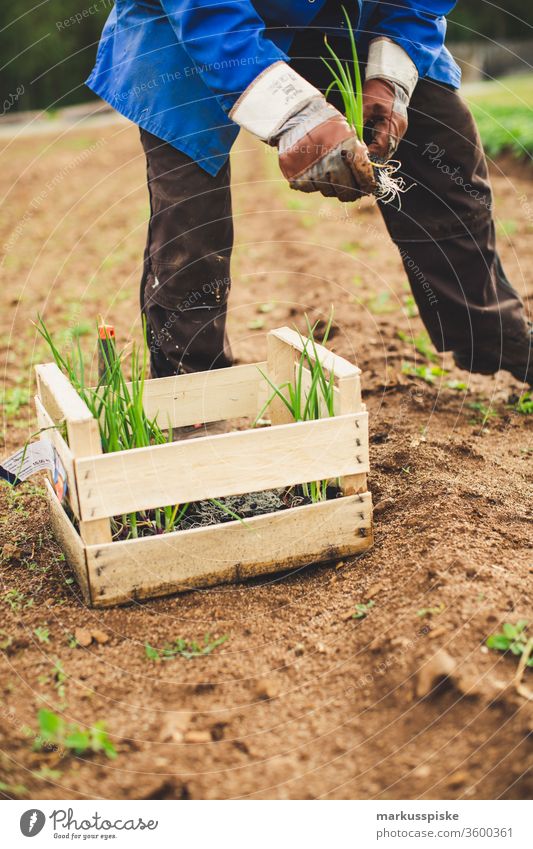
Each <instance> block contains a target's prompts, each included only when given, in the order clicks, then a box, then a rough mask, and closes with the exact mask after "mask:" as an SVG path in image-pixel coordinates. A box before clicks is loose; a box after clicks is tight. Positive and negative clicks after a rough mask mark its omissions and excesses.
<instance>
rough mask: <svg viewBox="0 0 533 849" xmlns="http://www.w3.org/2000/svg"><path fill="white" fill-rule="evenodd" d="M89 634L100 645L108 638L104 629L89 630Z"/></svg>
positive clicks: (107, 640) (106, 641)
mask: <svg viewBox="0 0 533 849" xmlns="http://www.w3.org/2000/svg"><path fill="white" fill-rule="evenodd" d="M91 634H92V637H93V640H96V642H97V643H98V644H99V645H101V646H103V645H105V644H106V643H108V642H109V640H110V637H109V634H106V632H105V631H100V630H98V629H97V630H96V631H91Z"/></svg>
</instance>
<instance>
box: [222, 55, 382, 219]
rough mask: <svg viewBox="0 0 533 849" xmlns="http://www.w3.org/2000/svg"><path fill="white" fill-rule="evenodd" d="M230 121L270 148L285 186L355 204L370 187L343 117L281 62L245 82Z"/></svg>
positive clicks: (359, 146)
mask: <svg viewBox="0 0 533 849" xmlns="http://www.w3.org/2000/svg"><path fill="white" fill-rule="evenodd" d="M230 118H232V119H233V121H235V122H236V123H237V124H239V125H240V126H241V127H245V128H246V129H247V130H249V131H250V132H252V133H253V134H254V135H256V136H258V138H260V139H262V140H263V141H266V142H267V143H268V144H271V145H276V146H277V148H278V152H279V163H280V168H281V171H282V173H283V175H284V176H285V177H286V178H287V180H288V181H289V184H290V186H291V188H293V189H298V190H299V191H303V192H321V193H322V194H323V195H325V196H326V197H332V196H336V197H338V198H339V200H341V201H344V202H346V201H353V200H357V199H358V198H360V197H361V196H362V195H364V194H371V193H372V192H373V190H374V188H375V180H374V175H373V169H372V163H371V162H370V159H369V156H368V150H367V148H366V145H365V144H363V142H361V141H359V140H358V139H357V137H356V135H355V133H354V131H353V130H352V128H351V127H350V126H349V124H348V122H347V121H346V119H345V118H344V117H343V116H342V115H341V113H340V112H338V111H337V109H335V108H334V107H333V106H330V105H329V104H328V103H326V100H325V98H324V96H323V95H322V94H321V93H320V92H319V91H318V89H316V88H314V86H312V85H311V84H310V83H308V82H307V80H305V79H304V78H303V77H301V76H300V75H299V74H297V73H296V71H294V70H293V69H292V68H291V67H290V66H289V65H287V64H286V63H285V62H276V63H275V64H274V65H271V66H270V68H267V70H266V71H264V72H263V73H262V74H260V75H259V77H258V78H257V79H256V80H254V81H253V83H251V84H250V85H249V86H248V88H247V89H246V90H245V91H244V93H243V94H242V95H241V97H240V98H239V100H238V101H237V103H236V104H235V106H234V107H233V109H232V110H231V112H230Z"/></svg>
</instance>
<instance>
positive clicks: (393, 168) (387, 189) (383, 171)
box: [372, 159, 416, 209]
mask: <svg viewBox="0 0 533 849" xmlns="http://www.w3.org/2000/svg"><path fill="white" fill-rule="evenodd" d="M372 164H373V166H374V176H375V178H376V189H375V191H374V195H375V197H377V199H378V200H380V201H381V203H392V202H393V201H394V200H396V199H397V200H398V209H401V208H402V198H401V195H403V194H405V192H408V191H409V189H412V188H413V186H415V185H416V183H411V185H410V186H407V185H406V184H405V180H404V178H403V177H395V176H394V174H396V172H397V171H399V169H400V168H401V166H402V163H401V162H398V160H397V159H389V161H388V162H385V163H378V162H373V163H372Z"/></svg>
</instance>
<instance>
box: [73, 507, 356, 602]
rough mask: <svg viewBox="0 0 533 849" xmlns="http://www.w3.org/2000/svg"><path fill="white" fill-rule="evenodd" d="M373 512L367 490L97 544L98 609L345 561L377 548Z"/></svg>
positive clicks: (92, 557)
mask: <svg viewBox="0 0 533 849" xmlns="http://www.w3.org/2000/svg"><path fill="white" fill-rule="evenodd" d="M371 513H372V504H371V497H370V494H369V493H365V494H363V495H358V496H351V497H349V498H339V499H336V500H334V501H327V502H324V503H321V504H313V505H309V506H304V507H296V508H293V509H292V510H285V511H282V512H279V513H271V514H268V515H265V516H256V517H255V518H253V519H251V520H248V521H246V522H245V523H241V522H230V523H227V524H222V525H216V526H213V527H209V528H197V529H194V530H190V531H181V532H175V533H172V534H168V535H162V536H158V537H148V538H145V539H140V540H131V541H126V542H119V543H112V544H109V545H104V546H91V547H89V548H88V549H87V556H88V567H89V575H90V581H91V587H92V593H93V600H94V604H95V605H96V606H108V605H112V604H121V603H122V604H123V603H128V602H130V601H133V600H135V599H141V598H150V597H153V596H161V595H168V594H170V593H175V592H181V591H184V590H188V589H193V588H195V587H208V586H213V585H215V584H220V583H227V582H233V581H237V580H241V579H244V578H249V577H253V576H255V575H261V574H268V573H272V572H279V571H283V570H287V569H292V568H297V567H300V566H303V565H305V564H308V563H314V562H319V561H327V560H332V559H335V558H338V557H346V556H348V555H350V554H355V553H357V552H359V551H363V550H364V549H366V548H368V547H370V545H371V544H372V515H371ZM363 530H364V533H365V534H366V535H365V536H362V535H361V533H360V532H361V531H363Z"/></svg>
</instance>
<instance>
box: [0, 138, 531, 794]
mask: <svg viewBox="0 0 533 849" xmlns="http://www.w3.org/2000/svg"><path fill="white" fill-rule="evenodd" d="M2 145H3V152H2V154H0V157H1V159H0V161H1V166H2V167H1V168H0V192H1V196H2V197H3V198H4V202H3V204H2V207H1V209H0V247H2V246H3V247H2V267H1V273H2V278H3V279H2V286H1V288H0V303H1V309H0V321H1V327H2V336H1V341H0V344H1V356H2V363H3V364H4V365H5V369H3V388H4V390H5V392H6V394H5V398H4V400H5V402H6V403H5V405H4V408H3V409H4V419H3V431H2V445H1V452H2V454H6V453H8V452H9V451H11V450H14V449H15V448H17V447H19V446H20V445H21V444H23V442H24V440H25V439H27V438H28V436H29V435H30V434H31V433H32V432H34V430H35V427H36V425H35V420H34V416H33V410H32V406H31V400H30V399H31V397H32V392H33V378H32V363H35V362H38V361H41V360H43V359H46V358H47V357H46V354H45V351H44V349H43V346H42V344H41V342H40V341H39V339H38V337H37V335H36V333H35V331H34V329H33V327H32V325H31V321H32V320H33V319H34V318H35V316H36V314H37V312H40V313H42V314H43V315H44V317H45V319H46V320H47V322H48V323H49V324H50V326H51V327H52V329H53V330H54V331H55V332H56V333H58V334H60V335H61V334H63V337H62V338H63V344H64V345H65V347H66V346H68V345H69V344H71V341H72V334H73V332H75V328H76V327H78V328H79V329H80V330H81V332H82V333H84V334H85V335H84V336H83V337H82V339H81V342H82V344H84V345H90V344H92V343H91V336H90V334H92V331H93V325H94V322H95V320H96V317H97V315H98V314H99V313H102V314H103V315H104V316H105V318H106V319H107V320H108V321H110V322H112V323H113V324H115V325H116V326H117V330H118V335H119V341H121V342H125V341H126V340H127V339H129V338H130V337H131V336H132V335H135V336H136V337H137V338H139V333H140V328H139V315H138V296H137V286H138V280H139V277H140V264H141V257H142V250H143V244H144V235H145V228H146V218H147V213H148V201H147V196H146V190H145V186H144V162H143V159H142V155H141V149H140V145H139V143H138V139H137V133H136V130H135V128H132V127H131V126H129V125H125V124H124V123H122V122H120V123H117V124H114V125H111V126H108V127H98V128H97V129H90V130H87V129H83V128H81V129H80V130H77V131H69V132H66V131H64V132H59V133H58V134H57V135H54V134H53V133H51V134H50V135H47V136H38V137H35V136H34V137H28V138H24V137H21V138H20V139H18V140H7V139H2ZM233 173H234V185H235V189H234V206H235V220H236V228H237V233H236V250H235V256H234V265H233V294H232V300H231V311H230V318H229V323H230V332H231V337H232V341H233V346H234V350H235V354H236V356H237V358H238V361H239V362H246V361H251V360H254V359H257V358H259V357H262V356H264V354H265V332H266V330H267V329H268V328H270V327H275V326H279V325H282V324H292V323H294V322H300V326H302V322H301V319H302V315H303V312H304V311H307V312H308V313H309V314H310V315H311V316H312V317H313V318H317V317H323V318H324V317H326V316H327V313H328V310H329V307H330V304H332V303H333V304H334V306H335V315H336V318H335V333H334V336H333V339H332V347H334V349H335V350H336V351H337V352H338V353H340V354H342V355H344V356H346V357H348V358H349V359H351V360H353V361H355V362H357V364H358V365H359V366H360V367H361V368H362V370H363V381H364V383H363V385H364V400H365V402H366V404H367V406H368V409H369V412H370V429H371V469H372V472H371V475H370V488H371V490H372V493H373V498H374V503H375V504H376V513H375V523H376V528H375V530H376V543H375V547H374V548H373V550H372V551H370V552H369V553H367V554H365V556H363V557H360V558H358V559H353V560H347V561H345V562H342V563H334V564H332V565H330V566H321V567H316V566H313V565H311V564H310V565H309V566H308V567H306V568H305V569H301V570H299V571H298V572H296V573H293V574H290V575H286V574H285V575H284V574H281V575H277V576H274V577H273V578H270V579H268V580H256V581H253V582H250V583H246V584H241V585H236V586H224V587H219V588H215V589H210V590H207V591H201V592H200V591H199V592H189V593H186V594H183V595H178V596H175V597H172V598H168V599H163V600H157V601H153V602H146V603H143V604H134V605H131V606H130V607H126V608H115V609H110V610H105V611H97V610H90V609H87V608H86V607H84V605H83V604H82V602H81V600H80V598H79V592H78V589H77V586H76V584H75V583H74V582H73V579H72V575H71V574H70V572H69V570H68V568H67V567H66V566H65V563H64V562H63V561H62V557H61V553H60V550H59V548H58V547H57V545H56V543H55V542H54V540H53V538H52V537H51V533H50V527H49V522H48V516H47V511H46V507H45V501H44V498H43V494H42V489H41V486H40V482H39V481H34V482H33V483H29V484H25V485H24V486H22V487H20V488H18V489H16V490H11V489H10V488H9V487H8V486H7V485H2V486H0V503H1V516H0V552H1V557H0V570H1V584H0V610H1V614H2V615H1V620H2V621H1V623H0V628H1V631H0V644H1V645H2V646H4V648H3V649H2V650H1V651H0V669H1V672H0V676H1V677H0V698H1V702H0V717H1V723H0V725H1V734H2V743H1V750H2V754H1V755H0V781H1V782H2V783H1V784H0V789H1V790H2V792H3V793H4V795H5V796H7V797H24V796H29V797H32V798H58V799H62V798H69V799H70V798H71V799H78V798H127V799H130V798H133V799H137V798H158V799H159V798H165V799H166V798H178V799H200V798H235V797H250V798H292V799H294V798H363V799H370V798H374V799H392V798H424V799H432V798H451V799H456V798H513V799H514V798H525V797H530V796H531V794H532V792H533V777H532V775H531V771H530V769H531V731H532V729H533V712H532V705H531V702H529V701H528V700H527V699H525V698H524V697H522V696H519V695H518V694H517V693H516V691H515V689H514V688H513V686H512V685H511V682H512V678H513V675H514V671H515V669H516V659H515V658H509V657H506V656H503V655H500V654H495V653H494V652H490V651H489V650H488V649H486V648H485V647H484V642H485V639H486V637H487V636H488V635H489V634H491V633H492V632H494V631H496V630H498V628H499V625H500V623H501V622H504V621H511V622H515V621H516V620H517V619H519V618H526V619H527V618H529V619H533V616H532V606H531V600H532V599H531V574H532V570H533V558H532V549H531V542H532V521H531V520H532V515H531V506H532V490H533V486H532V484H533V474H532V462H531V460H532V452H533V440H532V434H531V430H532V428H531V417H527V416H524V415H519V414H518V413H516V412H514V411H513V410H512V409H510V407H509V403H508V401H509V398H510V396H512V395H516V394H519V392H520V390H521V388H523V387H520V386H519V385H518V384H517V383H516V382H515V381H513V379H512V378H511V377H508V376H507V375H505V374H499V375H498V376H496V377H494V378H486V377H481V376H469V375H465V374H464V373H461V372H459V371H457V370H455V369H454V368H453V367H452V364H451V358H450V356H449V355H445V356H444V358H443V359H442V361H439V363H440V364H441V365H443V366H444V367H445V368H446V369H449V374H446V375H443V376H441V377H437V378H436V381H435V384H434V385H429V384H426V383H425V382H424V381H422V380H420V379H418V378H415V377H410V376H408V375H406V374H404V373H402V362H409V363H412V364H413V365H414V364H415V363H416V364H418V365H420V364H422V363H424V362H425V359H424V357H423V356H421V355H420V354H415V349H414V347H413V344H412V342H411V341H410V340H411V337H412V336H414V337H416V336H417V335H418V334H419V333H420V332H421V330H422V326H421V324H420V320H419V318H418V317H416V315H414V316H413V315H412V308H411V307H410V304H409V301H408V291H407V289H406V280H405V274H404V273H403V270H402V266H401V263H400V260H399V257H398V255H397V253H396V250H395V248H394V246H393V245H392V244H390V242H389V241H388V238H387V235H386V233H385V229H384V227H383V225H382V223H381V219H380V216H379V212H378V210H377V209H376V208H375V206H374V205H373V204H372V203H371V202H369V201H364V202H363V203H362V204H361V205H359V206H353V207H349V208H347V209H344V208H343V207H341V206H340V205H339V204H337V203H336V202H335V201H333V200H326V199H324V198H320V197H314V196H305V195H297V194H296V193H294V192H290V191H289V190H288V189H287V188H286V187H285V185H284V183H283V181H282V178H281V177H280V175H279V174H278V172H277V167H276V163H275V160H274V156H273V154H272V152H271V151H267V150H265V149H264V148H259V147H257V146H255V145H252V144H251V143H250V141H249V139H248V138H246V139H244V138H243V139H242V140H241V142H240V144H239V147H238V150H237V151H236V153H235V156H234V171H233ZM531 186H532V184H531V181H530V176H529V174H527V173H525V172H524V173H513V175H512V177H508V176H506V174H505V171H503V170H502V169H501V168H499V167H496V168H495V170H494V188H495V194H496V199H497V207H496V211H497V218H498V229H499V231H500V249H501V253H502V256H503V260H504V264H505V266H506V269H507V271H508V273H509V276H510V278H511V279H512V280H513V282H514V285H515V286H516V287H517V288H518V289H519V290H520V292H521V294H522V295H523V296H524V298H525V299H526V300H527V298H528V297H529V298H531V297H532V296H533V276H532V267H533V247H532V238H531V237H532V232H533V220H532V219H531V216H530V212H529V211H530V210H531V206H532V204H531V203H529V204H528V203H526V202H525V201H524V200H521V198H522V199H523V198H524V197H525V198H526V200H527V198H530V197H531ZM265 304H267V305H268V306H267V307H265V306H261V305H265ZM409 314H410V315H411V317H408V315H409ZM258 325H260V326H258ZM253 328H255V329H253ZM398 331H402V332H403V334H405V337H404V339H401V338H399V337H398ZM453 380H458V381H465V382H466V384H467V391H460V390H457V389H452V388H450V387H448V385H447V384H448V382H450V381H453ZM471 403H480V404H482V405H483V408H484V412H483V411H482V412H481V413H479V411H475V410H473V409H471V408H470V407H469V406H468V405H469V404H471ZM489 408H490V409H491V410H492V412H493V414H492V415H490V416H489V417H488V418H487V420H486V422H485V425H484V426H482V424H481V419H482V418H484V416H485V412H486V411H487V409H489ZM13 590H16V591H17V593H18V594H17V593H15V594H14V593H13V592H12V591H13ZM6 594H7V596H6ZM369 601H373V602H374V605H373V606H372V607H369V609H368V614H367V616H366V618H364V619H359V620H357V619H353V618H351V614H352V613H353V611H354V610H355V605H356V604H361V603H367V602H369ZM12 608H13V609H12ZM428 609H431V611H432V612H429V610H428ZM36 628H38V629H46V630H47V631H48V632H49V634H48V636H47V639H48V642H46V640H45V641H44V642H43V641H41V640H39V638H38V636H37V635H36V633H35V629H36ZM80 628H81V629H85V630H86V631H89V632H96V634H97V637H98V639H93V640H92V642H91V643H90V645H88V646H87V647H82V646H80V645H78V646H76V647H70V646H71V645H72V640H71V635H72V634H74V633H75V632H76V629H80ZM207 632H208V633H209V634H211V635H213V636H222V635H226V634H227V635H228V639H227V641H226V642H225V643H224V644H223V645H221V646H220V647H219V648H217V649H216V650H214V651H213V652H212V653H211V654H209V656H206V657H199V658H194V659H192V660H186V659H184V658H182V657H177V658H176V659H174V660H172V661H168V662H160V663H156V662H154V661H152V660H149V659H147V657H146V654H145V643H150V645H152V646H156V647H157V646H158V647H161V646H163V645H164V644H165V643H170V642H173V641H174V639H175V638H177V637H182V638H184V639H187V640H197V641H202V640H203V637H204V634H206V633H207ZM38 633H39V634H40V635H41V639H43V631H39V632H38ZM106 638H107V641H106ZM69 643H70V644H69ZM58 662H59V663H60V665H61V669H63V670H64V673H65V674H66V676H67V677H66V681H65V682H64V683H63V685H62V686H63V688H64V692H63V690H62V686H61V680H60V679H61V677H62V676H61V674H59V675H58V666H57V663H58ZM428 664H430V666H429V668H428ZM444 675H447V676H448V677H447V678H446V680H445V681H444V683H442V684H441V685H440V686H438V687H436V688H434V690H433V691H432V692H429V693H428V694H427V695H424V693H425V691H427V690H429V689H431V686H432V685H433V684H435V683H438V681H439V680H440V679H441V678H442V677H443V676H444ZM527 676H529V677H527ZM532 678H533V674H532V673H531V672H528V673H527V675H526V684H528V685H529V687H530V689H531V687H532V681H531V679H532ZM58 679H59V680H58ZM40 707H47V708H48V709H50V710H54V711H56V712H57V713H62V714H63V715H64V716H65V718H66V719H67V720H68V721H69V722H73V723H77V724H79V725H82V726H90V725H91V724H93V723H94V722H96V721H99V720H103V721H105V723H106V727H107V730H108V732H109V734H110V737H111V739H112V740H113V742H114V744H115V746H116V748H117V751H118V757H117V758H116V759H115V760H113V761H111V760H108V759H106V757H105V756H103V755H91V754H86V755H82V756H79V757H77V756H75V755H72V754H71V755H62V754H61V753H60V752H47V753H43V752H36V751H34V750H33V742H34V738H35V733H36V731H37V727H38V724H37V711H38V710H39V708H40Z"/></svg>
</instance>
